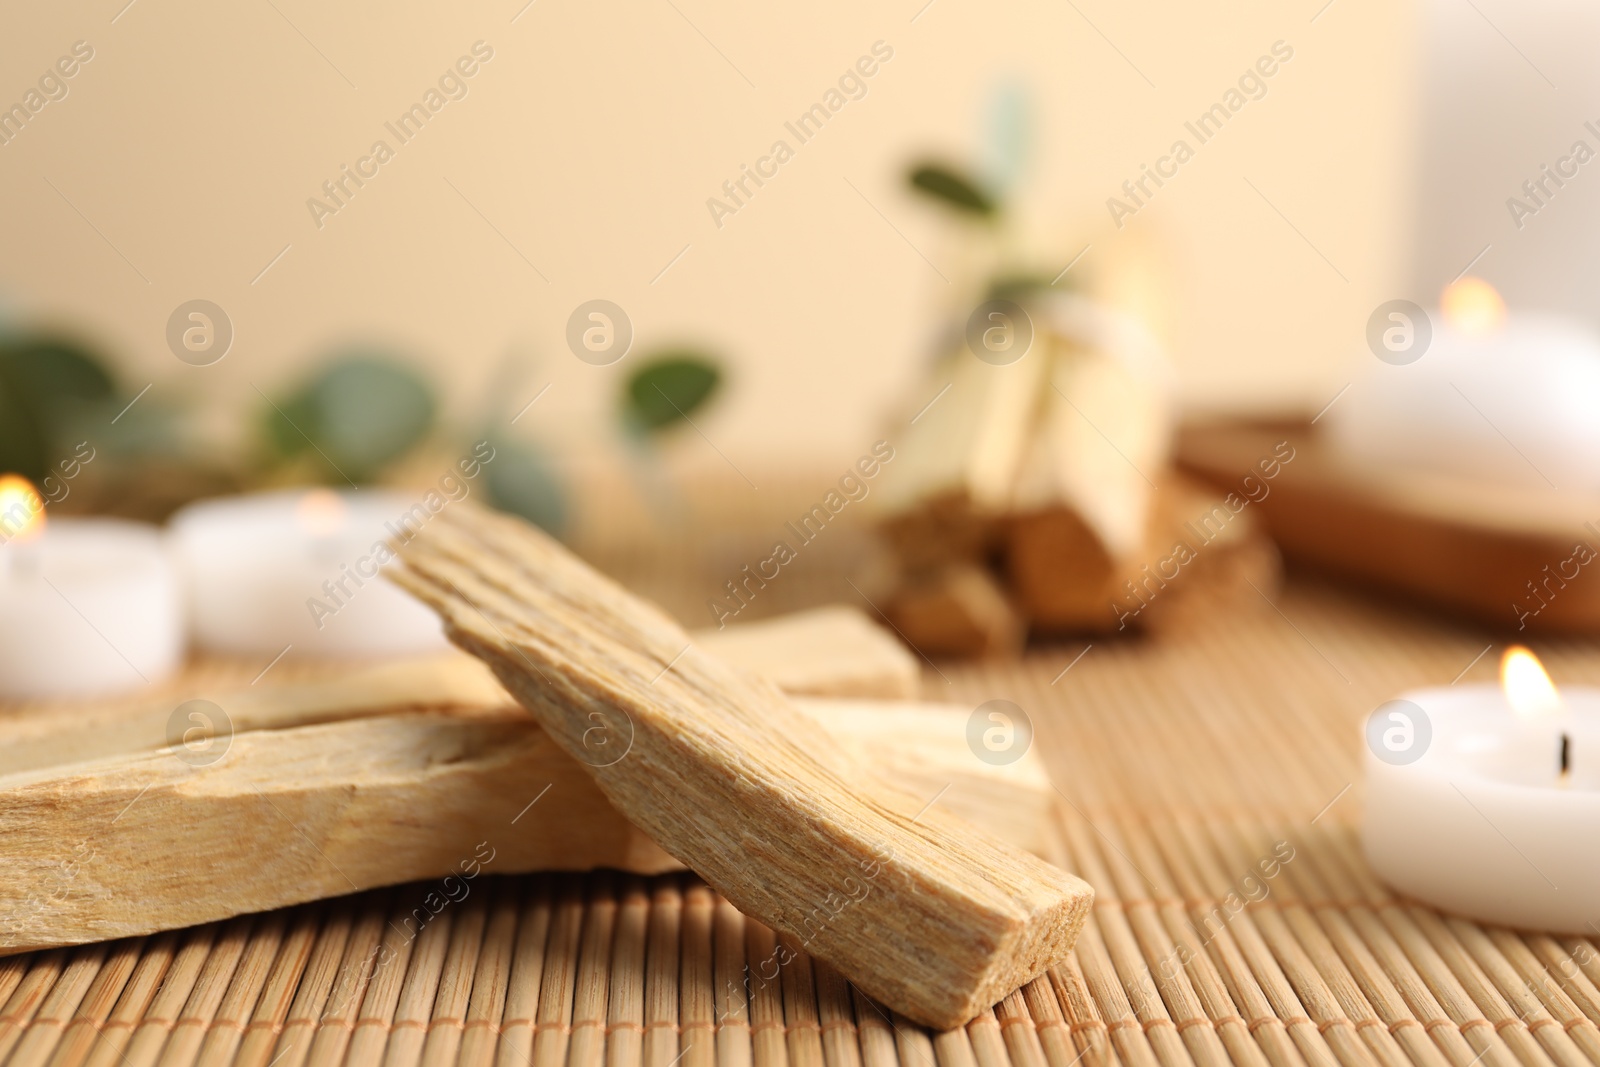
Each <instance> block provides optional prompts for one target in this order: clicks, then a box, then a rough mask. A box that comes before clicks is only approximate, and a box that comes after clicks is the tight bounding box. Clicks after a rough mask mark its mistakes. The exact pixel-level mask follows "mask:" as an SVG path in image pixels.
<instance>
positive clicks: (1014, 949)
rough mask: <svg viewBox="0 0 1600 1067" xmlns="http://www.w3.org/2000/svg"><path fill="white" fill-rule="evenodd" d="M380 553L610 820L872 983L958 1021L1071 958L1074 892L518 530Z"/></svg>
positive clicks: (1077, 885) (942, 1021)
mask: <svg viewBox="0 0 1600 1067" xmlns="http://www.w3.org/2000/svg"><path fill="white" fill-rule="evenodd" d="M396 547H397V549H398V550H399V551H400V555H401V559H402V560H403V562H404V566H403V567H402V568H400V569H399V570H398V572H397V575H396V580H397V581H399V583H400V584H401V585H402V586H404V587H405V588H407V589H409V590H411V591H412V592H413V593H414V594H416V595H417V596H419V597H420V598H422V599H423V600H424V601H425V602H427V603H429V604H430V605H432V606H433V607H434V608H435V609H436V610H438V611H439V612H440V614H441V616H442V617H443V618H444V620H445V623H446V630H447V632H448V633H449V635H450V636H451V638H452V640H453V641H455V642H456V643H457V644H458V645H460V646H461V647H463V648H465V649H466V650H467V651H469V652H472V653H473V654H474V655H477V656H479V657H480V658H482V659H484V660H485V662H487V663H489V665H490V666H491V667H492V668H493V669H494V671H495V674H496V675H497V676H498V677H499V678H500V680H501V681H502V683H504V684H505V685H506V687H507V689H508V690H509V691H510V692H511V693H512V695H514V696H515V697H516V698H517V699H518V701H519V702H521V703H522V704H523V705H524V706H525V707H527V708H528V709H529V710H530V711H532V712H533V714H534V716H535V718H537V720H538V721H539V723H540V725H542V726H543V727H544V728H545V729H546V730H547V731H548V732H549V734H550V735H551V737H553V738H554V740H555V741H556V743H557V744H558V745H560V746H561V747H562V748H563V749H565V750H566V751H567V752H568V753H569V754H571V755H572V756H573V757H574V758H575V759H576V760H578V761H579V762H580V763H582V764H583V765H584V766H585V768H586V769H587V770H588V771H589V773H590V774H591V775H592V776H593V778H594V780H595V782H596V783H597V784H598V785H599V786H600V789H601V791H602V792H604V793H605V794H606V796H607V797H608V798H609V799H610V800H611V801H612V803H613V804H614V805H615V806H616V807H617V809H618V810H619V811H621V812H623V813H624V814H625V815H626V816H627V817H628V818H629V819H630V820H632V821H633V822H634V823H636V824H637V825H638V826H640V828H641V829H643V830H645V831H646V833H648V834H649V835H650V837H651V838H652V839H653V840H655V841H656V842H658V843H659V844H660V845H661V846H662V847H663V848H665V849H666V850H667V851H668V852H670V853H672V854H673V855H675V856H677V857H678V858H679V859H680V860H682V861H683V862H684V863H686V864H688V865H689V866H691V867H692V868H694V869H695V870H696V871H697V872H699V873H700V874H701V875H702V876H703V877H705V878H706V879H707V881H709V882H710V883H711V884H712V885H713V886H715V887H716V888H717V889H718V890H720V891H721V892H722V893H723V894H724V895H725V896H726V897H727V898H728V899H729V900H730V901H732V902H733V903H734V905H735V906H737V907H738V908H739V909H740V910H742V911H744V912H745V913H746V914H749V915H750V916H752V917H754V918H756V919H759V920H761V921H762V922H764V923H765V924H766V925H768V926H770V927H772V928H773V929H775V930H778V931H780V932H783V933H789V934H792V935H794V936H796V937H799V938H800V939H801V940H802V942H803V943H805V945H806V947H807V948H808V949H809V950H810V951H811V952H812V953H813V954H815V955H816V956H818V957H820V958H821V959H823V960H826V961H828V962H830V963H832V964H833V965H835V966H836V967H838V968H839V969H840V971H841V972H842V973H844V974H846V975H847V976H849V977H850V978H851V979H852V980H853V981H855V982H856V983H857V984H858V985H860V987H861V988H862V989H863V991H865V992H866V993H867V994H868V995H870V996H872V997H874V998H875V999H878V1000H880V1001H882V1002H883V1003H885V1004H887V1005H888V1006H890V1007H891V1008H893V1009H895V1010H897V1011H900V1012H901V1013H902V1014H904V1015H906V1016H908V1017H909V1018H912V1019H915V1020H917V1021H919V1022H923V1023H926V1024H928V1025H933V1026H940V1027H949V1026H954V1025H958V1024H960V1023H963V1022H965V1021H966V1020H968V1019H970V1018H972V1017H973V1016H974V1015H976V1014H977V1013H978V1012H979V1011H981V1010H983V1009H984V1008H985V1007H987V1006H988V1005H990V1004H993V1003H994V1002H996V1001H997V1000H999V999H1000V998H1001V997H1003V996H1004V995H1005V994H1007V993H1009V992H1010V991H1012V990H1014V989H1015V988H1017V987H1018V986H1020V985H1022V984H1024V983H1026V982H1028V981H1030V980H1032V979H1033V978H1035V977H1037V976H1038V975H1040V974H1041V973H1043V972H1044V970H1045V969H1046V968H1047V967H1048V966H1049V965H1051V964H1052V963H1055V962H1058V961H1060V960H1061V959H1063V958H1064V957H1065V956H1066V954H1067V953H1068V952H1069V951H1070V949H1071V947H1072V944H1073V942H1074V940H1075V939H1076V937H1077V934H1078V931H1079V929H1080V928H1081V926H1082V924H1083V921H1084V918H1085V916H1086V914H1087V911H1088V908H1089V906H1090V902H1091V900H1092V897H1093V893H1092V891H1091V890H1090V889H1089V887H1088V886H1087V885H1086V884H1085V883H1083V882H1081V881H1079V880H1078V879H1076V878H1074V877H1073V876H1071V875H1069V874H1067V873H1065V872H1063V871H1060V870H1058V869H1056V868H1054V867H1052V866H1050V865H1049V864H1047V863H1044V862H1043V861H1041V860H1039V859H1036V858H1035V857H1033V856H1031V855H1029V854H1027V853H1025V852H1022V851H1021V850H1018V849H1015V848H1012V847H1010V846H1007V845H1003V844H1001V843H999V842H996V841H993V840H990V839H988V838H987V837H985V835H983V834H982V833H981V832H979V831H977V830H975V829H974V828H973V827H971V826H970V825H969V824H967V823H965V822H963V821H960V820H958V819H956V818H954V817H951V816H947V815H945V814H944V813H943V812H941V811H939V810H938V809H937V808H936V807H935V808H933V809H931V810H927V811H923V812H921V813H920V814H918V815H914V816H913V815H907V814H903V813H904V812H906V811H907V810H908V809H907V803H908V801H914V800H915V799H916V798H914V797H909V796H908V795H907V794H904V793H902V792H899V791H896V790H894V789H892V788H889V787H887V786H883V785H879V784H878V783H875V782H873V781H872V780H871V776H870V775H868V774H866V773H865V772H864V771H863V769H862V768H861V767H860V765H859V764H858V763H856V761H854V760H852V759H850V758H848V756H847V755H846V754H845V753H842V752H841V751H839V750H838V748H837V746H833V745H830V744H828V743H827V742H826V741H825V740H824V739H823V737H822V736H821V735H820V734H819V732H818V731H817V730H816V729H815V727H814V726H812V725H811V723H810V721H809V720H807V719H806V718H805V717H804V716H803V714H802V713H801V712H799V711H798V710H797V709H796V708H795V707H794V705H793V704H792V703H791V702H790V701H789V700H788V699H787V698H785V697H784V696H783V695H782V694H781V693H780V692H779V691H778V689H777V688H776V687H774V686H773V685H771V683H768V682H765V681H763V680H761V679H758V678H755V677H753V676H749V675H744V674H741V673H739V672H737V671H735V670H734V669H732V668H729V667H727V666H726V665H724V664H722V663H720V662H718V661H716V660H715V659H713V658H711V657H709V656H706V655H704V654H702V653H700V652H699V651H698V650H696V649H695V648H694V647H693V645H692V643H691V642H690V641H689V639H688V637H687V635H686V634H685V633H684V631H683V630H682V629H681V628H679V627H678V626H677V625H676V624H675V623H673V622H672V621H671V620H670V619H669V618H667V617H666V616H665V615H664V614H662V613H661V612H659V611H658V610H656V609H655V608H653V607H652V606H650V605H648V604H646V603H644V602H642V601H640V600H638V599H637V598H635V597H633V596H631V595H630V594H628V593H627V592H626V591H625V590H623V589H621V588H620V587H618V586H616V585H614V584H613V583H611V582H609V581H608V580H606V579H604V578H603V577H601V576H600V575H599V574H597V573H595V572H594V571H593V570H591V569H590V568H589V567H587V566H586V565H584V564H583V563H581V562H580V561H578V560H577V559H576V558H575V557H573V556H571V555H570V554H569V553H568V552H566V550H565V549H562V548H561V547H560V546H559V545H557V544H556V543H555V542H554V541H552V540H550V539H549V538H548V537H546V536H545V535H544V534H542V533H540V532H539V531H537V530H535V529H534V528H533V527H531V526H529V525H527V524H526V523H523V522H520V521H518V520H514V519H510V518H507V517H504V516H499V515H494V514H491V513H488V512H484V511H481V510H478V509H468V508H462V509H458V510H456V511H453V512H450V513H446V514H443V515H441V516H439V518H438V519H437V520H436V521H435V522H434V523H432V524H430V525H429V526H428V527H427V528H426V529H425V530H424V531H423V532H422V533H421V534H420V535H419V536H417V537H416V538H415V539H413V540H411V541H409V542H407V543H405V544H402V545H397V546H396ZM927 799H932V798H927ZM909 810H911V811H916V809H915V807H912V808H910V809H909Z"/></svg>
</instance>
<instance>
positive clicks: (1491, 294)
mask: <svg viewBox="0 0 1600 1067" xmlns="http://www.w3.org/2000/svg"><path fill="white" fill-rule="evenodd" d="M1439 310H1440V311H1441V312H1443V313H1444V320H1445V322H1447V323H1449V324H1450V325H1451V326H1452V327H1454V328H1455V329H1456V330H1458V331H1460V332H1461V333H1464V334H1466V335H1467V336H1469V337H1486V336H1488V335H1489V334H1492V333H1495V332H1497V331H1498V330H1499V329H1500V327H1501V326H1503V325H1505V321H1506V302H1505V301H1504V300H1502V299H1501V297H1500V294H1499V293H1498V292H1497V291H1496V290H1495V287H1494V286H1492V285H1490V284H1489V283H1488V282H1486V281H1484V280H1483V279H1482V278H1473V277H1470V276H1469V277H1466V278H1462V279H1460V280H1458V281H1454V282H1451V283H1450V284H1449V285H1448V286H1446V287H1445V290H1444V292H1443V293H1442V294H1441V295H1440V297H1439Z"/></svg>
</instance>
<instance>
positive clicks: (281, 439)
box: [262, 349, 438, 484]
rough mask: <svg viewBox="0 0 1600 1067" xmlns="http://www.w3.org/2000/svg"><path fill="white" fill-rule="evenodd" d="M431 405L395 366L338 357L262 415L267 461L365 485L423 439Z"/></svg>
mask: <svg viewBox="0 0 1600 1067" xmlns="http://www.w3.org/2000/svg"><path fill="white" fill-rule="evenodd" d="M437 406H438V405H437V403H436V401H435V399H434V395H433V389H432V387H431V386H430V385H429V384H428V383H427V382H426V381H425V380H423V378H422V377H421V376H420V375H418V374H417V373H416V372H415V371H413V370H411V369H409V368H408V367H406V366H405V365H404V364H402V363H400V362H399V361H398V360H397V359H395V358H393V357H391V356H389V355H387V354H385V353H382V352H379V351H376V350H373V349H355V350H351V351H348V352H344V353H340V354H338V355H335V356H333V357H332V358H331V359H330V360H329V361H328V363H327V364H326V365H325V366H324V367H323V368H322V369H320V370H318V371H317V372H316V374H314V375H313V376H312V377H311V378H310V379H309V380H308V381H306V382H305V383H304V384H302V385H301V386H300V387H299V388H298V389H296V390H295V391H294V392H292V393H290V394H289V395H288V396H286V397H283V398H282V399H279V400H276V401H273V402H272V403H271V404H270V405H269V407H268V409H267V410H266V411H265V412H264V420H263V424H262V425H263V429H264V431H265V440H266V446H267V462H268V464H269V466H281V465H286V464H292V465H294V466H295V467H296V468H297V469H298V470H303V471H308V472H310V473H311V474H313V475H315V476H316V477H317V478H318V480H321V481H325V482H342V481H343V480H344V479H345V478H349V479H350V480H351V481H353V482H355V483H357V484H365V483H370V482H373V481H375V480H376V479H377V478H378V476H379V475H380V474H381V473H382V471H383V470H384V468H385V467H387V466H389V465H390V464H392V463H394V462H395V461H396V460H398V459H400V458H401V457H402V456H404V455H405V454H406V453H408V452H409V451H411V449H413V448H415V447H416V446H417V445H418V444H420V443H421V442H422V441H423V439H424V438H426V437H427V436H428V432H429V431H430V430H431V429H432V428H433V424H434V417H435V414H436V412H437ZM313 453H314V454H315V456H313Z"/></svg>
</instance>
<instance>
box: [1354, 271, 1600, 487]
mask: <svg viewBox="0 0 1600 1067" xmlns="http://www.w3.org/2000/svg"><path fill="white" fill-rule="evenodd" d="M1369 331H1370V336H1369V338H1368V340H1369V343H1371V344H1372V345H1373V352H1374V354H1377V355H1378V356H1379V357H1380V359H1372V358H1371V357H1370V356H1368V357H1367V359H1366V362H1367V363H1368V365H1369V366H1368V370H1367V373H1365V374H1364V375H1363V376H1362V377H1361V378H1359V379H1358V380H1357V381H1356V382H1355V383H1354V384H1353V385H1352V386H1351V388H1350V391H1349V394H1348V395H1347V396H1345V397H1343V398H1341V399H1340V400H1339V401H1338V402H1337V403H1336V404H1335V405H1334V406H1333V407H1331V408H1330V409H1329V410H1328V422H1329V433H1330V435H1331V437H1332V439H1333V441H1334V443H1335V444H1336V445H1337V446H1338V448H1339V451H1340V452H1341V453H1343V454H1344V455H1345V456H1346V457H1348V458H1350V459H1352V460H1354V461H1356V462H1357V463H1359V464H1360V465H1361V466H1363V467H1365V468H1367V469H1373V470H1388V469H1390V468H1392V467H1394V466H1399V467H1402V468H1411V469H1413V470H1424V471H1430V472H1433V473H1436V474H1445V475H1450V476H1455V477H1457V478H1459V479H1462V480H1469V481H1474V482H1484V481H1488V482H1496V483H1499V484H1503V485H1511V486H1528V487H1534V488H1537V489H1541V490H1547V489H1550V488H1559V489H1562V490H1566V491H1574V490H1583V491H1589V492H1594V491H1600V419H1596V418H1595V414H1594V413H1595V412H1596V411H1597V410H1600V337H1597V336H1596V334H1595V332H1594V330H1592V329H1591V328H1589V327H1588V326H1586V325H1584V324H1583V323H1581V322H1579V321H1577V320H1575V319H1571V318H1565V317H1562V316H1557V315H1547V314H1545V315H1542V314H1533V313H1516V314H1511V313H1508V312H1507V311H1506V307H1505V304H1504V302H1503V301H1502V300H1501V299H1500V295H1499V294H1498V293H1496V292H1495V290H1494V288H1493V287H1492V286H1490V285H1489V283H1488V282H1485V281H1483V280H1481V279H1478V278H1471V277H1468V278H1462V279H1461V280H1460V281H1458V282H1456V283H1454V284H1453V285H1451V286H1450V287H1449V288H1448V289H1446V290H1445V291H1444V294H1443V296H1442V297H1441V300H1440V310H1439V321H1438V323H1437V325H1435V324H1434V323H1433V321H1432V319H1431V317H1429V318H1428V321H1418V315H1417V314H1416V313H1415V312H1408V311H1404V310H1393V309H1387V310H1386V309H1385V308H1380V309H1379V314H1378V315H1377V316H1376V317H1375V319H1374V321H1373V322H1372V323H1371V324H1370V326H1369Z"/></svg>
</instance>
